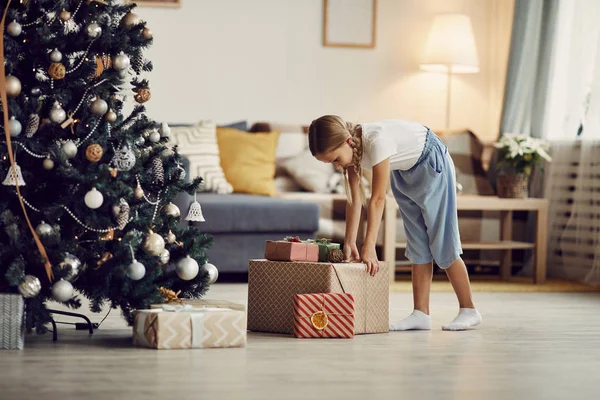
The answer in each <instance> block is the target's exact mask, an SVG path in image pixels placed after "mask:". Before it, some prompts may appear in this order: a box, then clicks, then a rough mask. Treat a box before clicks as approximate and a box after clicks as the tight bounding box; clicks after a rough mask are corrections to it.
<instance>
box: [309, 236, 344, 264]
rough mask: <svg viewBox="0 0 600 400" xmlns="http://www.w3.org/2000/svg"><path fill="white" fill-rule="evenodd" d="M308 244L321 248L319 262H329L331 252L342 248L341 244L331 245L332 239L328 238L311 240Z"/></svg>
mask: <svg viewBox="0 0 600 400" xmlns="http://www.w3.org/2000/svg"><path fill="white" fill-rule="evenodd" d="M306 242H307V243H312V244H316V245H317V246H319V262H327V261H329V252H330V251H331V250H333V249H339V248H340V244H339V243H331V239H327V238H319V239H316V240H313V239H309V240H307V241H306Z"/></svg>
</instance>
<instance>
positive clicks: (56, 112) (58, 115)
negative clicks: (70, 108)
mask: <svg viewBox="0 0 600 400" xmlns="http://www.w3.org/2000/svg"><path fill="white" fill-rule="evenodd" d="M49 114H50V121H52V122H54V123H55V124H62V123H63V122H64V120H65V119H67V113H66V112H65V110H63V108H62V107H61V106H60V104H58V102H56V103H54V105H53V106H52V108H51V109H50V113H49Z"/></svg>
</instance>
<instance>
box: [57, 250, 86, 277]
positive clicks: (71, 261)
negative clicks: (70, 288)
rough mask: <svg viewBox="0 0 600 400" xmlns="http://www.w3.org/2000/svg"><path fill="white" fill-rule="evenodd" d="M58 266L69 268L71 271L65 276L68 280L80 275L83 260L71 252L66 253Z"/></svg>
mask: <svg viewBox="0 0 600 400" xmlns="http://www.w3.org/2000/svg"><path fill="white" fill-rule="evenodd" d="M58 267H59V268H61V269H69V270H70V272H69V273H68V274H67V275H66V276H65V277H64V279H66V280H67V281H72V280H73V279H74V278H76V277H77V275H79V271H80V269H81V260H79V258H77V257H76V256H74V255H73V254H70V253H65V258H64V259H63V260H62V262H61V263H60V264H58Z"/></svg>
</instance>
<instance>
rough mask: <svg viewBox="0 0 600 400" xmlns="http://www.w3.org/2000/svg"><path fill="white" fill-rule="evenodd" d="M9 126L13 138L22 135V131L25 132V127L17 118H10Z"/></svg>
mask: <svg viewBox="0 0 600 400" xmlns="http://www.w3.org/2000/svg"><path fill="white" fill-rule="evenodd" d="M8 126H9V127H10V136H11V137H17V136H19V135H20V134H21V131H22V130H23V125H21V123H20V122H19V120H18V119H16V118H15V117H10V120H8Z"/></svg>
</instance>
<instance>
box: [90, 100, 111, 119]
mask: <svg viewBox="0 0 600 400" xmlns="http://www.w3.org/2000/svg"><path fill="white" fill-rule="evenodd" d="M90 111H91V112H92V114H94V115H98V116H102V115H104V114H106V112H107V111H108V103H107V102H106V101H104V100H102V99H96V100H94V101H92V104H90Z"/></svg>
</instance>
